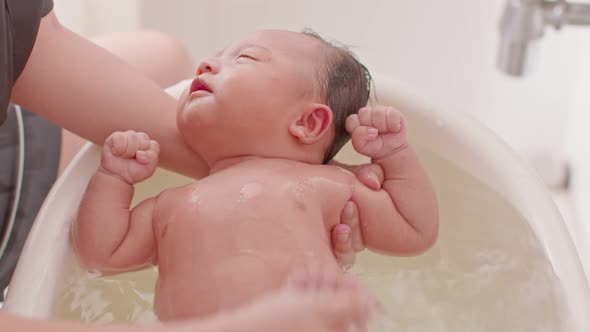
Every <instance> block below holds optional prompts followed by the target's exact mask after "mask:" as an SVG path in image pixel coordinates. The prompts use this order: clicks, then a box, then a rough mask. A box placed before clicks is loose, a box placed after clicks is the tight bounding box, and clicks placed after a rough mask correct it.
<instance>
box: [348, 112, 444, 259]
mask: <svg viewBox="0 0 590 332" xmlns="http://www.w3.org/2000/svg"><path fill="white" fill-rule="evenodd" d="M346 128H347V130H348V131H349V132H350V133H351V135H352V144H353V146H354V148H355V149H356V150H357V151H358V152H359V153H361V154H363V155H366V156H368V157H371V159H372V162H373V163H377V164H379V165H380V166H381V167H382V168H383V173H384V176H385V181H384V182H383V186H382V189H381V190H380V191H373V190H369V189H368V188H366V187H365V186H364V185H362V184H360V183H358V181H357V184H356V185H355V189H354V193H353V200H354V201H355V202H356V203H357V205H358V209H359V214H360V220H361V232H362V237H363V241H364V242H365V245H366V246H367V247H368V248H369V249H372V250H375V251H378V252H383V253H390V254H401V255H413V254H418V253H421V252H423V251H425V250H426V249H428V248H430V247H431V246H432V245H433V244H434V243H435V241H436V238H437V236H438V204H437V199H436V194H435V192H434V189H433V187H432V185H431V183H430V180H429V179H428V176H427V174H426V172H425V171H424V169H423V168H422V166H421V164H420V161H419V160H418V157H417V156H416V153H415V151H414V149H413V148H412V147H411V146H410V145H409V144H408V142H407V139H406V126H405V122H404V120H403V116H402V114H401V113H400V112H399V111H397V110H395V109H393V108H388V107H375V108H369V107H367V108H363V109H361V110H360V111H359V113H358V115H357V114H355V115H351V116H350V117H349V118H348V119H347V122H346Z"/></svg>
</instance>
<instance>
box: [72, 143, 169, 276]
mask: <svg viewBox="0 0 590 332" xmlns="http://www.w3.org/2000/svg"><path fill="white" fill-rule="evenodd" d="M158 153H159V145H158V143H157V142H155V141H153V140H150V138H149V137H148V136H147V135H146V134H143V133H135V132H132V131H128V132H125V133H121V132H117V133H114V134H112V135H111V136H109V137H108V138H107V140H106V141H105V144H104V146H103V153H102V160H101V166H100V168H99V170H98V171H97V172H96V173H95V174H94V176H93V177H92V179H91V180H90V183H89V184H88V188H87V189H86V192H85V194H84V197H83V199H82V202H81V204H80V209H79V212H78V219H77V220H76V223H75V224H74V226H73V229H72V238H73V243H74V247H75V248H76V251H77V253H78V256H79V258H80V260H81V263H82V265H84V267H85V268H88V269H93V270H94V269H96V270H100V271H103V272H123V271H128V270H135V269H138V268H141V267H143V266H145V265H146V264H148V263H155V256H156V241H155V236H154V231H153V224H152V219H153V212H154V206H155V199H154V198H151V199H148V200H145V201H143V202H142V203H140V204H139V205H137V206H136V207H135V208H134V209H133V210H131V211H130V210H129V207H130V205H131V200H132V198H133V191H134V190H133V185H134V184H135V183H138V182H140V181H143V180H145V179H147V178H149V177H150V176H152V175H153V173H154V171H155V169H156V166H157V163H158Z"/></svg>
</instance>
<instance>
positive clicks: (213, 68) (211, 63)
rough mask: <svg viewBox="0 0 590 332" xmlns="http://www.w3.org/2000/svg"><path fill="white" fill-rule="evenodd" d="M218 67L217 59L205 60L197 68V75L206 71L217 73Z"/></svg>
mask: <svg viewBox="0 0 590 332" xmlns="http://www.w3.org/2000/svg"><path fill="white" fill-rule="evenodd" d="M218 67H219V64H217V63H216V61H215V60H213V59H207V60H203V61H202V62H201V63H200V64H199V67H198V68H197V75H201V74H204V73H216V72H217V70H218Z"/></svg>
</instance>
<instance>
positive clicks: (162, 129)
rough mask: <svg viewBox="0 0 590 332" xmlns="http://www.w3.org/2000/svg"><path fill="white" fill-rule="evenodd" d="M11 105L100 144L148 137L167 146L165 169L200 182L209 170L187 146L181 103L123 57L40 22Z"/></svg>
mask: <svg viewBox="0 0 590 332" xmlns="http://www.w3.org/2000/svg"><path fill="white" fill-rule="evenodd" d="M11 100H12V101H13V102H16V103H18V104H21V105H23V106H25V107H26V108H27V109H29V110H31V111H32V112H34V113H37V114H39V115H40V116H43V117H45V118H47V119H49V120H51V121H52V122H54V123H56V124H58V125H59V126H61V127H63V128H65V129H67V130H69V131H71V132H74V133H76V134H77V135H80V136H82V137H84V138H86V139H88V140H90V141H93V142H95V143H97V144H102V143H103V142H104V140H105V139H106V137H107V136H108V135H110V134H111V133H112V132H114V131H117V130H120V131H125V130H129V129H132V130H136V131H143V132H146V133H148V134H149V135H150V136H151V137H153V138H154V139H156V140H157V141H158V142H159V143H160V145H161V146H162V150H161V155H160V160H161V164H162V166H164V167H166V168H169V169H172V170H175V171H178V172H181V173H183V174H186V175H189V176H194V177H200V176H203V175H205V174H206V172H207V167H206V164H205V163H204V162H203V161H202V159H201V158H200V157H199V156H198V155H197V154H196V153H194V152H192V151H191V150H190V149H189V148H188V147H187V146H186V145H185V144H184V142H183V141H182V138H181V137H180V135H179V133H178V130H177V128H176V115H175V113H176V100H175V99H174V98H172V97H171V96H169V95H168V94H166V93H165V91H163V90H162V89H161V88H160V87H158V85H157V84H156V83H154V82H153V81H152V80H150V79H149V78H147V77H145V76H144V75H142V74H141V73H140V72H139V71H138V70H137V69H134V68H133V67H131V66H130V65H128V64H127V63H125V62H124V61H122V60H121V59H119V58H118V57H116V56H114V55H113V54H111V53H109V52H108V51H106V50H104V49H103V48H101V47H99V46H97V45H95V44H94V43H92V42H90V41H88V40H86V39H84V38H82V37H80V36H78V35H76V34H75V33H73V32H71V31H69V30H67V29H66V28H64V27H62V26H61V25H60V23H59V21H58V20H57V18H56V17H55V15H54V14H53V13H50V14H49V15H47V16H46V17H45V18H44V19H43V20H42V22H41V27H40V30H39V35H38V38H37V41H36V43H35V47H34V48H33V52H32V54H31V57H30V59H29V61H28V62H27V66H26V67H25V70H24V71H23V73H22V75H21V77H20V78H19V79H18V81H17V82H16V84H15V87H14V90H13V93H12V96H11Z"/></svg>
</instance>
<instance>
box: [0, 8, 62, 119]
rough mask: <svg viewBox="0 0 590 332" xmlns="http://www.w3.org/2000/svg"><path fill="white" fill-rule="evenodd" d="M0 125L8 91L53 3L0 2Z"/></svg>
mask: <svg viewBox="0 0 590 332" xmlns="http://www.w3.org/2000/svg"><path fill="white" fill-rule="evenodd" d="M0 4H1V5H2V6H1V8H0V124H2V123H3V122H4V120H5V118H6V111H7V108H8V102H9V100H10V92H11V90H12V86H13V85H14V82H16V80H17V79H18V77H19V76H20V74H21V73H22V72H23V69H24V68H25V64H26V63H27V60H28V59H29V56H30V55H31V51H32V50H33V45H34V44H35V39H36V38H37V32H38V30H39V24H40V22H41V19H42V18H43V17H44V16H45V15H47V14H48V13H49V12H51V10H52V9H53V0H0Z"/></svg>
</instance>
